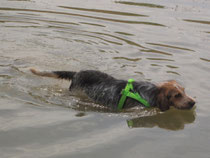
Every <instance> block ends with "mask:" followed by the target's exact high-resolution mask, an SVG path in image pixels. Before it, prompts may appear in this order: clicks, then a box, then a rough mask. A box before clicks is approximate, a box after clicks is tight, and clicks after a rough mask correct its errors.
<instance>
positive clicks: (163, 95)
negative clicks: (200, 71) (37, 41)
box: [30, 69, 195, 111]
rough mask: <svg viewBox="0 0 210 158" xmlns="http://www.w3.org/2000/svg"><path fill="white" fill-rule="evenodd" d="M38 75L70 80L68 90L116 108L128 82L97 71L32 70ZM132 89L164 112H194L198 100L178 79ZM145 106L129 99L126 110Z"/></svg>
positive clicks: (134, 86) (139, 83) (135, 85)
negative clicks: (79, 91)
mask: <svg viewBox="0 0 210 158" xmlns="http://www.w3.org/2000/svg"><path fill="white" fill-rule="evenodd" d="M30 70H31V72H32V73H33V74H36V75H39V76H46V77H53V78H60V79H67V80H71V85H70V87H69V90H74V89H77V90H81V91H82V92H84V93H85V94H86V95H87V96H88V97H89V98H90V99H92V100H93V101H94V102H96V103H99V104H102V105H104V106H107V107H109V108H111V109H117V105H118V102H119V100H120V97H121V91H122V89H124V88H125V86H126V84H127V81H125V80H119V79H116V78H114V77H112V76H110V75H108V74H106V73H103V72H100V71H94V70H85V71H79V72H73V71H52V72H48V71H43V72H40V71H37V70H35V69H30ZM133 90H134V91H135V92H137V93H139V95H140V96H141V97H142V98H144V99H145V100H147V101H148V102H149V104H150V106H151V107H158V108H159V109H160V110H161V111H165V110H168V109H169V108H170V106H174V107H175V108H178V109H191V108H192V107H193V106H194V104H195V100H194V99H193V98H192V97H190V96H188V95H187V94H186V93H185V91H184V88H183V87H182V86H181V85H180V84H178V83H177V82H176V81H175V80H171V81H167V82H162V83H159V84H153V83H151V82H147V81H138V82H133ZM134 106H143V105H142V104H141V103H140V102H138V101H136V100H134V99H132V98H127V99H126V102H125V104H124V106H123V108H130V107H134Z"/></svg>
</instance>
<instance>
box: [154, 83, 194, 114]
mask: <svg viewBox="0 0 210 158" xmlns="http://www.w3.org/2000/svg"><path fill="white" fill-rule="evenodd" d="M158 88H159V93H158V95H157V106H158V107H159V109H160V110H161V111H165V110H168V109H169V108H170V106H174V107H175V108H177V109H191V108H192V107H193V106H194V104H195V100H194V99H193V98H192V97H190V96H188V95H187V94H186V93H185V91H184V88H183V87H182V86H181V85H180V84H178V83H177V82H176V81H174V80H172V81H167V82H163V83H160V84H159V85H158Z"/></svg>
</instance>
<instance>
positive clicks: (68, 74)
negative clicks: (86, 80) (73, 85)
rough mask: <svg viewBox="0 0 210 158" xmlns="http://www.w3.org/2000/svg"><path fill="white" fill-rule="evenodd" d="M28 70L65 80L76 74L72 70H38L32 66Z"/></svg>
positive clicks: (39, 74)
mask: <svg viewBox="0 0 210 158" xmlns="http://www.w3.org/2000/svg"><path fill="white" fill-rule="evenodd" d="M30 71H31V72H32V73H33V74H35V75H38V76H44V77H53V78H60V79H66V80H71V79H72V78H73V77H74V75H75V74H76V72H73V71H38V70H35V69H33V68H32V69H30Z"/></svg>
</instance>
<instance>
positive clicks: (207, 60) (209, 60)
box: [200, 58, 210, 62]
mask: <svg viewBox="0 0 210 158" xmlns="http://www.w3.org/2000/svg"><path fill="white" fill-rule="evenodd" d="M200 59H201V60H203V61H206V62H210V59H205V58H200Z"/></svg>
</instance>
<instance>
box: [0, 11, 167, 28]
mask: <svg viewBox="0 0 210 158" xmlns="http://www.w3.org/2000/svg"><path fill="white" fill-rule="evenodd" d="M0 10H2V11H25V12H37V13H48V14H62V15H70V16H78V17H84V18H90V19H97V20H104V21H110V22H117V23H126V24H143V25H152V26H161V27H165V25H163V24H158V23H154V22H146V21H131V20H120V19H110V18H103V17H97V16H89V15H82V14H74V13H66V12H56V11H46V10H34V9H18V8H0Z"/></svg>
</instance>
